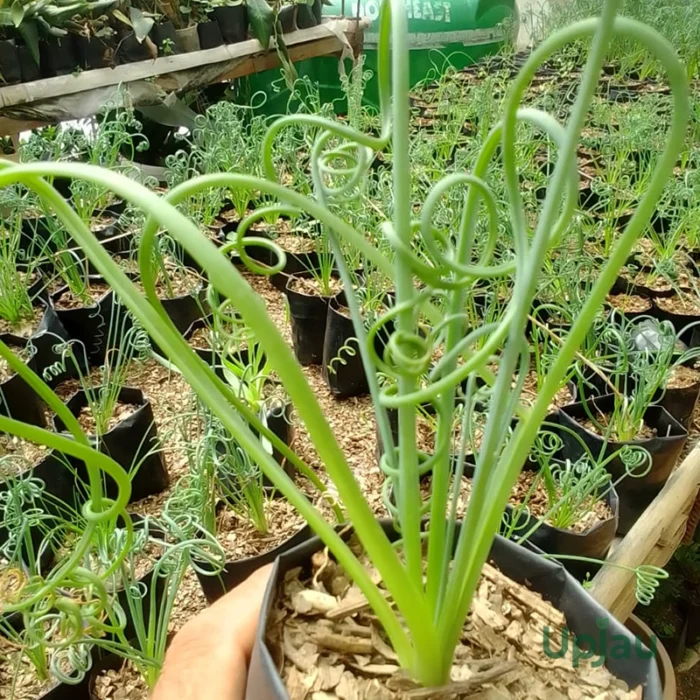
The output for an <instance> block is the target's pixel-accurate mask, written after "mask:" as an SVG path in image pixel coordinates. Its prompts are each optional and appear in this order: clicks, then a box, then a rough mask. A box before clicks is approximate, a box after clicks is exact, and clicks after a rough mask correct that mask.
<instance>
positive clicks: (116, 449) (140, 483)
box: [54, 387, 170, 503]
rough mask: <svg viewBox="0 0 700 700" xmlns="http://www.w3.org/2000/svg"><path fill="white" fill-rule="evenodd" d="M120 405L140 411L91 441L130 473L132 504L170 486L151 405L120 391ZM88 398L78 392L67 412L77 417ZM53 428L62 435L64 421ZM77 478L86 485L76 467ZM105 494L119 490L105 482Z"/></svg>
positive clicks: (113, 495)
mask: <svg viewBox="0 0 700 700" xmlns="http://www.w3.org/2000/svg"><path fill="white" fill-rule="evenodd" d="M119 401H120V402H121V403H126V404H133V405H136V406H138V407H139V408H138V409H137V410H136V411H135V412H134V413H132V414H131V415H130V416H128V417H127V418H125V419H124V420H122V421H120V422H119V423H118V424H117V425H116V426H114V427H113V428H112V429H111V430H108V431H107V432H106V433H105V434H104V435H103V436H102V437H101V438H100V439H99V440H96V439H95V438H94V436H93V437H91V440H92V441H93V442H95V444H96V446H97V448H98V449H99V450H100V452H102V453H104V454H107V455H109V456H110V457H112V459H114V461H115V462H117V464H119V465H120V466H122V467H123V468H124V469H126V470H127V471H131V470H135V471H133V472H132V473H131V500H130V502H131V503H133V502H134V501H139V500H141V499H142V498H146V496H152V495H153V494H156V493H160V492H161V491H163V489H165V488H166V487H167V486H168V484H169V483H170V479H169V476H168V471H167V469H166V468H165V463H164V462H163V454H162V451H161V450H160V445H159V441H158V433H157V429H156V424H155V420H154V418H153V409H152V408H151V404H150V402H149V401H148V399H146V397H145V396H144V395H143V392H142V391H141V390H140V389H132V388H130V387H123V388H122V390H121V391H120V392H119ZM87 404H88V402H87V397H86V396H85V392H84V391H83V390H82V389H81V390H80V391H78V392H76V393H75V394H74V395H73V396H72V397H71V398H70V399H69V400H68V401H67V402H66V406H67V407H68V410H69V411H70V412H71V413H72V414H73V415H74V416H78V415H79V414H80V411H81V409H83V408H84V407H85V406H87ZM54 428H55V429H56V430H57V431H59V432H60V431H65V429H66V427H65V425H64V424H63V421H62V420H61V419H60V418H58V417H55V418H54ZM78 476H79V477H80V478H81V479H82V480H83V481H84V482H87V471H86V468H85V465H84V464H82V463H79V466H78ZM105 493H106V495H107V496H108V497H109V498H116V496H117V493H118V490H117V487H116V484H115V483H114V481H113V480H112V479H109V478H105Z"/></svg>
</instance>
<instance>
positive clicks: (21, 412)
mask: <svg viewBox="0 0 700 700" xmlns="http://www.w3.org/2000/svg"><path fill="white" fill-rule="evenodd" d="M0 340H2V341H3V342H4V343H5V344H6V345H7V346H9V348H10V349H13V348H17V349H22V348H26V347H28V346H29V344H30V341H29V340H28V339H26V338H19V337H18V336H15V335H9V334H7V333H2V334H0ZM35 354H36V353H35V352H34V353H33V354H32V356H31V358H30V359H29V360H28V361H27V363H26V364H27V366H28V367H29V368H30V369H33V370H35V371H36V365H35V362H34V355H35ZM0 415H3V416H9V417H10V418H14V419H15V420H18V421H22V422H23V423H29V424H30V425H38V426H41V427H42V428H43V427H44V426H45V425H46V419H45V418H44V404H43V402H42V401H41V399H40V398H39V395H38V394H37V393H36V392H35V391H34V390H33V389H32V388H31V387H30V386H29V384H27V382H25V381H24V379H22V377H20V376H19V374H13V375H11V376H10V377H8V378H7V379H5V380H4V381H0Z"/></svg>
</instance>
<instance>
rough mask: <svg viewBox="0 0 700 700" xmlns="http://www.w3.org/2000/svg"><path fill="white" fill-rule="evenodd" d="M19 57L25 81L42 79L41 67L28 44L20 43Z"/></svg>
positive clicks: (23, 80) (18, 48)
mask: <svg viewBox="0 0 700 700" xmlns="http://www.w3.org/2000/svg"><path fill="white" fill-rule="evenodd" d="M17 59H18V60H19V68H20V72H21V74H22V82H23V83H31V82H33V81H34V80H41V68H40V67H39V64H38V63H37V62H36V61H35V60H34V56H32V52H31V51H30V50H29V47H28V46H25V45H24V44H19V45H18V46H17Z"/></svg>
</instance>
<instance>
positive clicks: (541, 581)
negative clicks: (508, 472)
mask: <svg viewBox="0 0 700 700" xmlns="http://www.w3.org/2000/svg"><path fill="white" fill-rule="evenodd" d="M382 526H383V528H384V530H385V532H386V533H387V536H389V537H390V538H392V539H396V537H398V535H397V534H396V532H395V530H394V525H393V523H392V522H391V521H388V520H386V521H382ZM346 536H349V535H347V534H346ZM323 547H324V545H323V543H322V542H321V540H320V539H319V538H318V537H314V538H313V539H311V540H308V541H307V542H304V543H302V544H300V545H299V546H298V547H296V548H294V549H290V550H288V551H287V552H285V553H284V554H282V555H281V556H280V557H279V558H278V559H277V561H276V562H275V564H274V567H273V571H272V575H271V577H270V580H269V582H268V584H267V589H266V592H265V597H264V600H263V606H262V612H261V614H260V621H259V624H258V632H257V635H256V639H255V647H254V649H253V655H252V659H251V662H250V667H249V670H248V685H247V688H246V700H283V699H285V700H286V698H287V697H288V693H287V690H286V688H285V687H284V684H283V682H282V679H281V678H280V675H279V671H278V669H277V665H276V664H275V662H274V660H273V658H272V655H271V653H270V651H269V649H268V648H267V645H266V643H265V632H266V628H267V624H268V618H269V616H270V614H271V610H272V606H273V603H274V599H275V595H276V593H277V591H278V589H279V585H280V582H281V581H282V579H283V578H284V575H285V574H286V572H288V571H290V570H291V569H293V568H295V567H297V566H301V567H302V569H303V570H305V571H307V572H308V570H309V569H310V566H309V564H310V560H311V557H312V555H313V554H315V553H316V552H318V551H321V550H322V549H323ZM489 561H490V562H492V564H493V565H495V566H496V567H498V569H500V571H501V572H502V573H503V574H504V575H506V576H508V577H509V578H510V579H512V580H513V581H515V582H517V583H523V584H526V585H527V587H528V588H529V589H531V590H533V591H535V592H537V593H540V594H541V595H542V596H543V598H545V600H548V601H550V602H551V603H552V604H553V605H554V606H555V607H556V608H557V609H558V610H560V611H561V612H562V613H564V616H565V617H566V622H567V626H568V629H569V630H571V631H572V632H573V633H574V634H575V635H577V636H581V635H584V634H585V635H588V636H589V638H590V639H591V640H592V643H593V645H594V646H595V647H596V651H597V652H603V653H604V650H608V649H611V648H612V645H613V643H615V644H616V645H617V644H619V640H620V639H621V638H624V639H626V640H627V642H628V645H627V648H629V649H630V652H631V653H630V654H629V655H627V654H626V655H625V658H622V659H621V658H612V656H609V657H608V658H607V659H606V661H607V663H606V665H607V667H608V669H609V670H610V671H611V672H612V673H613V674H614V675H615V676H617V677H618V678H621V679H622V680H624V681H625V682H626V683H627V684H628V685H629V686H630V687H636V686H638V685H642V686H643V692H644V700H661V698H662V691H661V682H660V678H659V672H658V669H657V667H656V663H655V661H654V659H653V657H652V656H651V654H650V653H649V652H648V650H647V649H641V648H640V647H641V645H636V644H635V639H634V636H633V635H632V634H631V633H630V632H629V631H628V630H627V629H626V628H625V627H624V626H623V625H622V624H621V623H620V622H618V621H617V620H616V619H615V618H614V617H613V616H612V615H610V614H609V613H608V612H607V611H606V610H605V609H604V608H602V607H601V606H600V605H599V604H598V603H597V602H596V601H595V600H594V599H593V598H592V597H591V596H590V595H589V594H588V593H587V592H586V591H585V590H584V589H583V588H582V587H581V585H580V584H579V583H577V582H576V581H575V580H574V579H573V577H572V576H571V575H570V574H568V573H567V572H566V570H565V569H564V568H563V567H562V566H561V565H560V564H558V563H556V562H554V561H551V560H547V559H544V558H542V557H541V556H540V555H539V554H538V553H536V552H535V551H534V549H530V548H529V547H527V546H520V545H517V544H514V543H513V542H510V541H508V540H506V539H504V538H502V537H499V536H497V537H496V539H495V540H494V542H493V544H492V546H491V552H490V555H489ZM603 620H605V621H606V622H607V624H602V621H603ZM640 651H641V652H642V653H639V652H640Z"/></svg>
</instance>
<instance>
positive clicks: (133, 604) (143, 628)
mask: <svg viewBox="0 0 700 700" xmlns="http://www.w3.org/2000/svg"><path fill="white" fill-rule="evenodd" d="M191 520H192V513H191V512H189V511H188V510H186V509H185V510H183V509H182V502H181V501H180V500H179V495H178V494H177V493H175V494H174V495H173V496H171V497H170V498H169V499H168V500H167V501H166V503H165V506H164V509H163V514H162V516H161V517H159V518H150V517H146V518H141V519H139V521H138V523H137V524H138V527H137V528H135V535H134V538H133V540H132V541H131V543H130V547H129V550H128V551H129V553H128V555H127V557H125V558H124V560H123V561H122V563H121V565H120V567H119V569H118V570H116V571H115V573H114V576H113V577H112V579H111V580H110V584H111V587H112V591H113V592H114V593H115V594H118V595H115V596H114V599H113V601H112V607H111V609H110V611H109V621H110V623H111V626H112V628H113V629H115V630H116V633H114V634H113V635H112V637H111V638H107V639H100V640H98V642H97V644H98V645H99V646H100V647H101V648H102V649H104V650H105V651H107V652H111V653H114V654H116V655H117V656H119V657H121V658H123V659H124V660H125V661H130V662H131V663H132V664H133V665H134V666H135V667H136V669H137V670H138V672H139V673H140V674H141V676H142V677H143V679H144V681H145V684H146V686H147V688H148V690H149V691H150V690H152V689H153V688H154V686H155V684H156V682H157V680H158V677H159V675H160V672H161V669H162V667H163V661H164V658H165V651H166V648H167V644H168V641H169V639H170V637H171V631H170V624H171V620H172V613H173V608H174V606H175V601H176V597H177V594H178V591H179V590H180V587H181V585H182V582H183V580H184V578H185V575H186V574H187V571H188V568H189V566H190V565H193V566H202V564H203V563H206V564H207V565H208V567H209V569H210V570H212V571H213V572H217V571H219V570H220V569H221V567H223V562H224V553H223V550H222V549H221V546H220V545H219V544H218V542H217V541H216V540H215V539H214V538H213V537H212V536H211V535H210V534H209V533H207V532H206V531H204V530H201V529H199V530H197V531H196V533H194V534H193V533H192V528H191ZM128 541H129V537H128V531H127V530H125V529H123V528H115V529H114V530H112V531H111V533H109V538H108V539H107V540H106V541H105V543H104V546H103V547H101V548H100V549H99V550H97V552H96V559H97V562H96V564H97V566H96V567H95V568H96V569H97V571H96V573H101V572H102V571H104V570H105V569H108V568H109V566H110V562H111V561H112V559H113V557H114V554H115V553H118V552H121V551H123V549H124V547H125V546H126V545H127V543H128ZM125 619H126V620H127V623H126V625H125V622H124V620H125Z"/></svg>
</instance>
